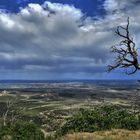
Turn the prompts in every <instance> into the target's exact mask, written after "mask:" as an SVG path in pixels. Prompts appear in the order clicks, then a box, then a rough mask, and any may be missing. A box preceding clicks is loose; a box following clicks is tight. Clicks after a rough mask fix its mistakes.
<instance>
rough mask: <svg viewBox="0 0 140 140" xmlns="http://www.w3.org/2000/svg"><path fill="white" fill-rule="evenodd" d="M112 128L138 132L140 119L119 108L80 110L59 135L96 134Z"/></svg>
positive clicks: (62, 128)
mask: <svg viewBox="0 0 140 140" xmlns="http://www.w3.org/2000/svg"><path fill="white" fill-rule="evenodd" d="M112 128H116V129H121V128H123V129H129V130H137V129H139V128H140V119H139V117H138V116H135V115H134V114H132V113H130V112H128V111H127V110H124V109H123V108H121V107H119V106H103V107H100V108H96V109H94V110H85V109H80V110H79V112H78V113H77V114H76V115H74V116H73V117H71V118H69V119H68V120H67V121H66V123H65V124H64V125H63V126H62V127H61V128H60V129H59V131H58V132H57V133H58V135H64V134H66V133H68V132H69V133H70V132H94V131H100V130H108V129H112Z"/></svg>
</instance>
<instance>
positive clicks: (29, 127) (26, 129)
mask: <svg viewBox="0 0 140 140" xmlns="http://www.w3.org/2000/svg"><path fill="white" fill-rule="evenodd" d="M5 137H9V139H10V140H44V139H45V138H44V134H43V132H42V131H41V130H40V129H39V128H38V127H36V125H34V124H33V123H28V122H22V123H21V122H18V123H16V124H14V125H9V126H6V127H2V128H1V130H0V139H2V140H4V139H5Z"/></svg>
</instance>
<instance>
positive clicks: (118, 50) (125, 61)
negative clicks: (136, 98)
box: [108, 17, 140, 75]
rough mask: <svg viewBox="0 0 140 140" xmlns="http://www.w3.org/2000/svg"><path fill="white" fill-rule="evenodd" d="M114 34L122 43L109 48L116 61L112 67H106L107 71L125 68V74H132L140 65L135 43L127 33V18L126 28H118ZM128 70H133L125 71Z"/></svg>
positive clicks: (139, 68)
mask: <svg viewBox="0 0 140 140" xmlns="http://www.w3.org/2000/svg"><path fill="white" fill-rule="evenodd" d="M115 33H116V34H117V35H118V36H120V37H121V38H122V41H121V42H120V43H119V44H118V45H115V46H112V47H111V52H112V53H114V54H116V59H115V63H114V64H113V65H108V71H109V72H110V71H112V70H114V69H116V68H125V69H126V74H128V75H129V74H134V73H135V72H136V71H137V70H140V64H139V62H138V54H137V49H136V47H135V43H134V41H133V38H131V36H130V33H129V17H128V19H127V25H126V27H122V26H118V27H117V29H116V31H115ZM130 68H133V69H131V71H130V70H127V69H130Z"/></svg>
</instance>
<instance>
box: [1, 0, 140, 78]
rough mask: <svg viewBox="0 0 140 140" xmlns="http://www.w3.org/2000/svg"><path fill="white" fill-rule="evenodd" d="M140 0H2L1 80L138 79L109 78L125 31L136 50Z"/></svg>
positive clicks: (116, 75) (114, 73)
mask: <svg viewBox="0 0 140 140" xmlns="http://www.w3.org/2000/svg"><path fill="white" fill-rule="evenodd" d="M139 11H140V0H129V1H128V0H0V58H1V59H0V79H3V80H6V79H13V80H14V79H19V80H55V79H57V80H66V79H139V77H140V76H139V72H137V73H136V74H134V75H129V76H128V75H126V74H125V71H124V70H119V69H118V70H114V71H112V72H111V73H107V65H108V64H111V63H112V62H113V60H114V56H113V55H112V54H111V53H110V47H111V46H112V45H114V44H116V43H118V42H119V41H120V39H119V38H118V37H117V36H116V35H115V33H114V31H115V29H116V27H117V26H118V25H122V26H125V25H126V20H127V17H128V16H129V17H130V31H131V35H132V36H133V37H134V40H135V43H136V47H137V48H138V47H139V45H140V40H139V38H140V25H139V23H140V13H139Z"/></svg>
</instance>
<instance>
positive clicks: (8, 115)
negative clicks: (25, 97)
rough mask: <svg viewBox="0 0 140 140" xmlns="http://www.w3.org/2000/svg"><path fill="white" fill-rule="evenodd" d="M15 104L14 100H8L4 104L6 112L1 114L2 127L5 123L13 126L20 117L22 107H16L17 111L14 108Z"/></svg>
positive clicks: (15, 100)
mask: <svg viewBox="0 0 140 140" xmlns="http://www.w3.org/2000/svg"><path fill="white" fill-rule="evenodd" d="M16 103H17V98H16V99H14V100H13V99H11V100H10V99H9V100H7V102H6V110H5V112H4V113H3V126H6V125H7V123H10V124H13V123H14V122H16V121H17V119H19V118H20V117H21V112H22V111H23V110H24V108H23V107H18V109H15V108H14V106H15V105H16Z"/></svg>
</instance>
